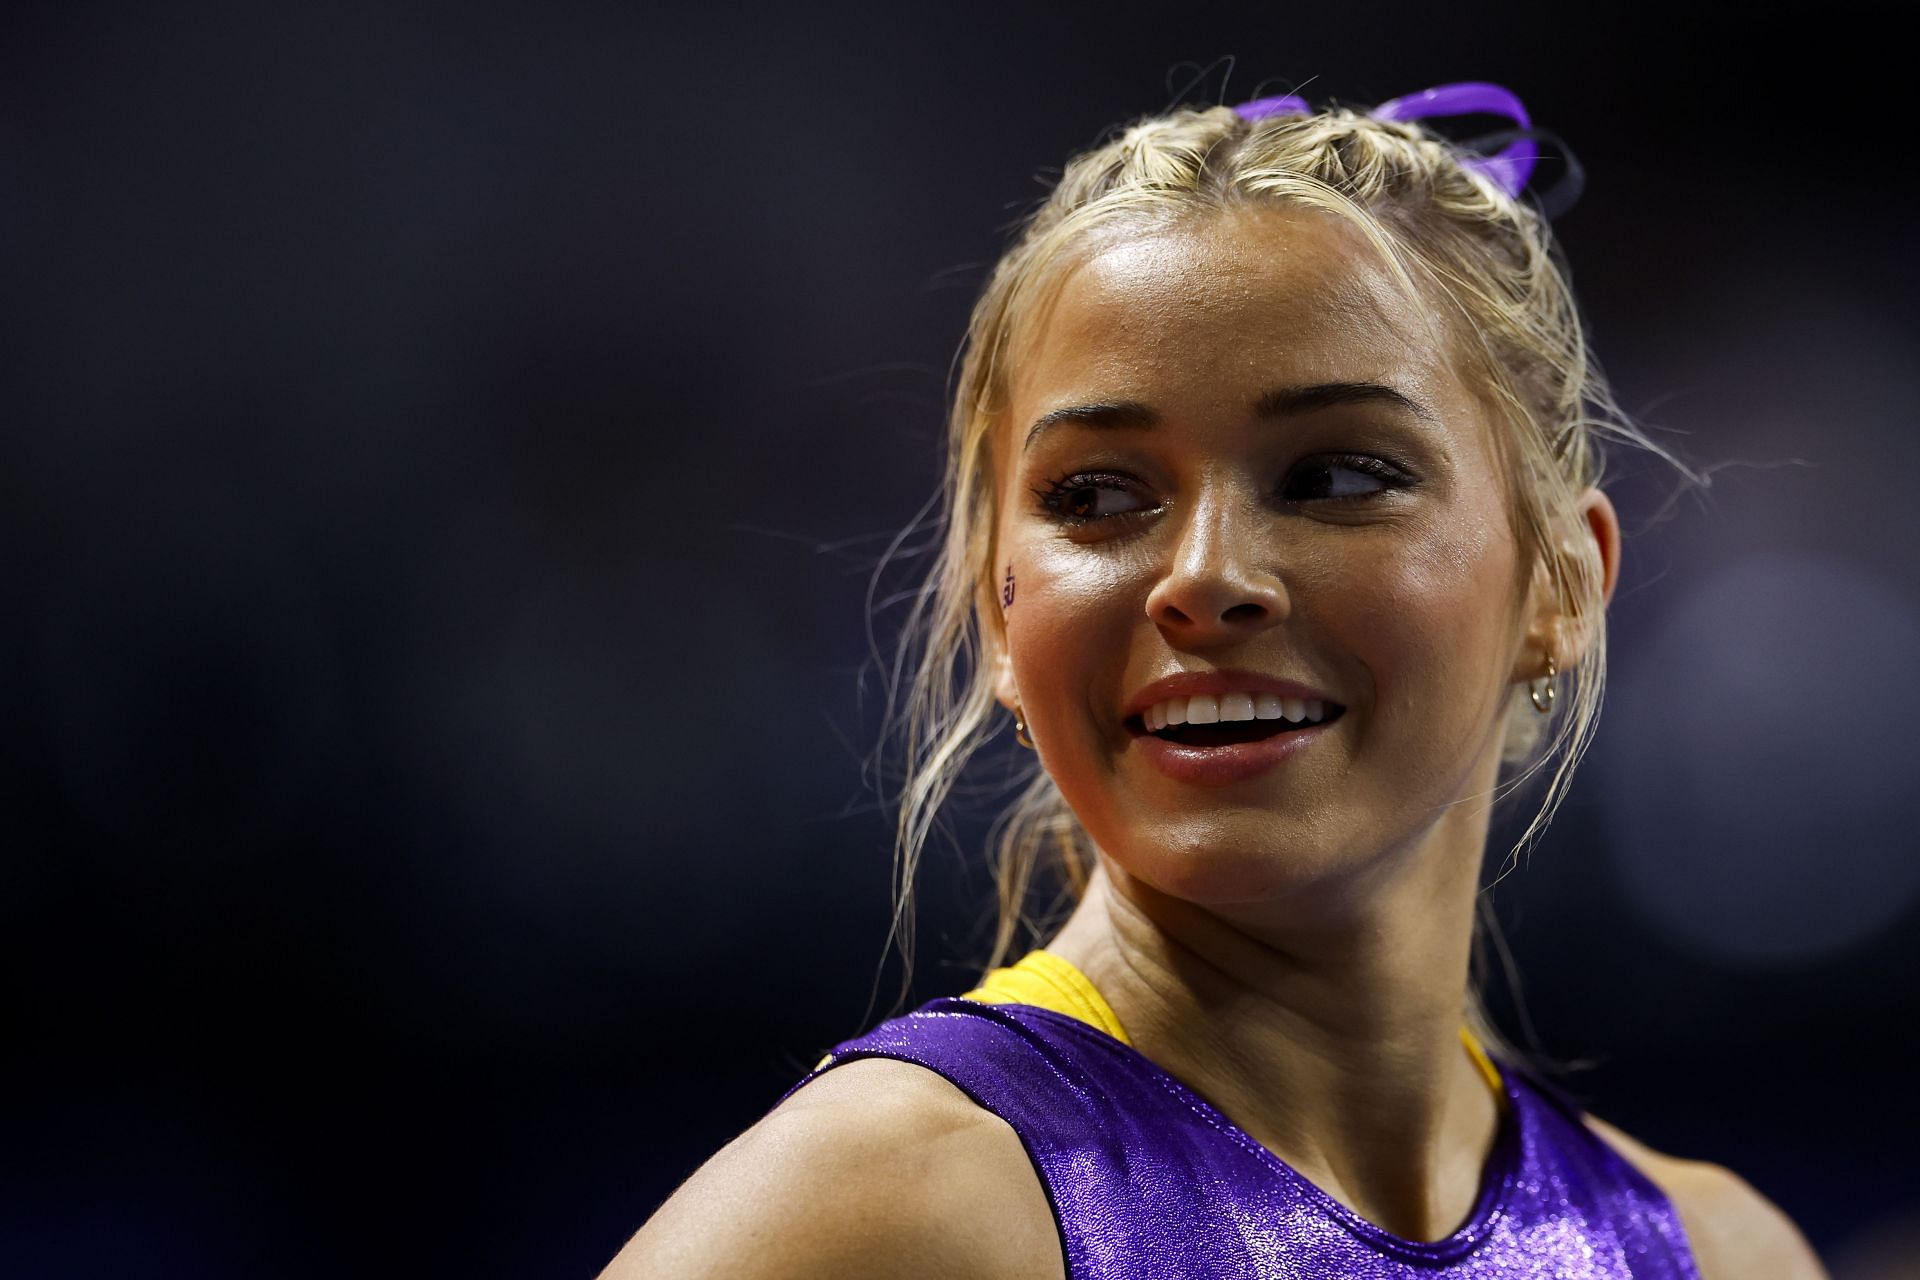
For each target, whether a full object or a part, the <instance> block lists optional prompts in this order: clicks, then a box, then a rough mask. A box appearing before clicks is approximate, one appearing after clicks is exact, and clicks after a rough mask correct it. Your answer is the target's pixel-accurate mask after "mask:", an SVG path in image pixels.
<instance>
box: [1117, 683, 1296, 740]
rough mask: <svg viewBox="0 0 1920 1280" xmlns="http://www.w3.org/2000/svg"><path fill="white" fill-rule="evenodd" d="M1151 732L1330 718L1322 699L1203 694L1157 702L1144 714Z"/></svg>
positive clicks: (1250, 694) (1249, 694)
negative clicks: (1187, 726) (1179, 727)
mask: <svg viewBox="0 0 1920 1280" xmlns="http://www.w3.org/2000/svg"><path fill="white" fill-rule="evenodd" d="M1140 718H1141V720H1142V721H1144V722H1145V724H1146V726H1147V732H1148V733H1158V732H1159V731H1160V730H1162V729H1164V728H1166V727H1167V726H1168V725H1174V724H1218V723H1220V722H1222V721H1227V722H1232V721H1240V720H1287V721H1290V722H1292V723H1293V724H1319V723H1320V722H1321V721H1323V720H1325V719H1326V718H1327V704H1326V702H1325V701H1324V700H1323V699H1320V698H1283V697H1280V696H1279V695H1278V694H1273V693H1223V694H1220V695H1218V696H1215V695H1213V694H1206V693H1200V694H1195V695H1194V696H1193V697H1191V698H1168V699H1167V700H1166V701H1165V702H1156V703H1154V704H1153V705H1152V706H1150V707H1148V708H1147V709H1146V710H1145V711H1144V712H1142V713H1141V716H1140Z"/></svg>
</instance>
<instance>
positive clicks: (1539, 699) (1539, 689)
mask: <svg viewBox="0 0 1920 1280" xmlns="http://www.w3.org/2000/svg"><path fill="white" fill-rule="evenodd" d="M1558 672H1559V668H1557V667H1555V666H1554V665H1553V650H1551V649H1549V650H1547V674H1546V675H1544V676H1541V677H1540V678H1539V679H1538V680H1529V681H1527V697H1528V698H1530V699H1531V700H1532V701H1533V709H1534V710H1535V711H1538V712H1539V713H1540V714H1541V715H1543V716H1545V715H1552V714H1553V700H1554V698H1555V697H1556V696H1557V694H1558V692H1559V691H1558V690H1557V689H1555V688H1554V684H1553V677H1554V676H1555V675H1556V674H1558Z"/></svg>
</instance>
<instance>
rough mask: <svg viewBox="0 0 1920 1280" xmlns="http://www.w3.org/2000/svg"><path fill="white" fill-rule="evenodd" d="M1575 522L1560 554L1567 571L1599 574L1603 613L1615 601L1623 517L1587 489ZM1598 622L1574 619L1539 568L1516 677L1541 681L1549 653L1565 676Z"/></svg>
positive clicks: (1545, 571)
mask: <svg viewBox="0 0 1920 1280" xmlns="http://www.w3.org/2000/svg"><path fill="white" fill-rule="evenodd" d="M1574 517H1575V518H1574V522H1573V524H1572V526H1571V527H1570V528H1569V529H1568V531H1567V536H1566V539H1565V540H1564V541H1563V542H1562V543H1561V544H1560V546H1559V547H1558V548H1556V549H1555V550H1556V554H1557V555H1558V556H1559V558H1560V559H1561V561H1562V562H1563V563H1565V564H1566V565H1568V566H1569V568H1574V567H1577V566H1584V568H1585V571H1586V572H1587V573H1592V574H1597V575H1598V583H1597V585H1598V587H1599V592H1598V595H1599V600H1598V605H1597V609H1596V612H1599V611H1601V610H1604V609H1605V608H1606V606H1607V605H1608V604H1609V603H1610V602H1611V601H1612V600H1613V591H1614V588H1615V587H1616V586H1618V585H1619V582H1620V513H1619V512H1617V511H1615V510H1614V508H1613V502H1612V500H1611V499H1609V498H1608V497H1607V495H1606V494H1605V493H1603V492H1601V491H1600V490H1599V489H1597V488H1592V487H1589V488H1588V489H1587V491H1586V492H1585V493H1582V494H1581V495H1580V498H1579V501H1578V502H1577V503H1575V505H1574ZM1594 621H1597V619H1587V618H1579V617H1574V616H1570V615H1569V614H1568V613H1567V612H1566V605H1565V602H1564V601H1562V600H1560V599H1559V598H1558V595H1557V593H1556V592H1555V591H1554V589H1553V579H1552V574H1551V573H1550V571H1549V570H1548V568H1547V566H1546V564H1544V563H1540V564H1536V565H1535V566H1534V574H1533V594H1532V617H1531V620H1530V622H1529V625H1528V627H1527V643H1526V644H1525V646H1524V647H1523V648H1522V651H1521V653H1520V654H1519V656H1518V659H1517V661H1516V665H1515V668H1514V675H1513V678H1514V679H1515V680H1531V679H1537V678H1538V677H1539V676H1541V675H1542V674H1544V671H1545V667H1546V655H1547V654H1549V653H1551V654H1552V655H1553V661H1554V665H1555V666H1557V667H1558V668H1559V669H1560V670H1562V671H1565V670H1567V669H1568V668H1570V667H1572V666H1573V665H1574V664H1576V663H1578V662H1579V661H1580V659H1581V658H1582V657H1583V656H1584V655H1585V654H1586V651H1587V646H1588V645H1589V644H1591V643H1592V642H1593V634H1594V628H1593V626H1592V625H1590V624H1591V622H1594Z"/></svg>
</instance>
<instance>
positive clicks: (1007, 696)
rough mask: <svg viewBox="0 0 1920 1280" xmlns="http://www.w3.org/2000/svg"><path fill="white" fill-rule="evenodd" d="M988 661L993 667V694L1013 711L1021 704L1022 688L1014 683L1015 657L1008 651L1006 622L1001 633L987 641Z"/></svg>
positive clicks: (1002, 704) (1001, 703)
mask: <svg viewBox="0 0 1920 1280" xmlns="http://www.w3.org/2000/svg"><path fill="white" fill-rule="evenodd" d="M987 661H988V663H990V664H991V665H992V667H993V696H994V698H995V700H996V701H998V702H999V703H1000V705H1001V706H1003V707H1005V708H1006V709H1007V710H1008V711H1012V710H1013V709H1014V708H1015V707H1017V706H1019V705H1020V690H1019V688H1018V687H1017V686H1016V685H1015V684H1014V683H1013V657H1012V655H1011V654H1009V653H1008V652H1007V635H1006V630H1005V624H1004V623H1003V624H1002V627H1001V631H1000V633H999V634H998V635H996V636H993V637H992V638H990V639H989V640H988V642H987Z"/></svg>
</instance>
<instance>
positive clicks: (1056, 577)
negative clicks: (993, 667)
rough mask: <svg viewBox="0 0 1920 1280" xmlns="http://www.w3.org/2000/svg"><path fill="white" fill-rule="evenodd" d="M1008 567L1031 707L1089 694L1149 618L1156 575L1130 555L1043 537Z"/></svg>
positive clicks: (1029, 542)
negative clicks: (1148, 594) (1150, 580)
mask: <svg viewBox="0 0 1920 1280" xmlns="http://www.w3.org/2000/svg"><path fill="white" fill-rule="evenodd" d="M1005 561H1006V562H1005V563H1004V564H1003V565H1002V566H1001V575H1002V595H1001V598H1002V600H1003V601H1004V600H1005V599H1006V598H1007V593H1006V589H1005V588H1006V581H1005V579H1006V577H1007V575H1008V574H1011V576H1012V579H1013V591H1012V603H1011V604H1010V605H1007V606H1006V612H1005V619H1006V631H1007V648H1008V652H1009V653H1010V654H1011V656H1012V659H1013V669H1014V679H1015V682H1016V683H1018V684H1019V686H1020V689H1021V697H1022V699H1023V700H1024V701H1030V702H1035V703H1041V702H1046V701H1052V700H1055V699H1058V698H1062V697H1066V696H1070V694H1071V693H1072V692H1073V690H1074V688H1075V687H1076V686H1077V687H1079V688H1081V689H1085V688H1086V683H1087V678H1088V677H1089V676H1091V677H1093V678H1094V679H1095V680H1097V679H1098V678H1099V677H1100V671H1099V668H1102V667H1104V666H1109V665H1110V666H1112V667H1114V669H1115V670H1114V672H1113V678H1114V679H1115V680H1116V681H1117V680H1118V679H1119V678H1120V672H1119V668H1120V666H1121V665H1122V664H1124V662H1125V659H1126V654H1127V636H1128V633H1129V629H1130V627H1131V626H1132V624H1133V622H1134V620H1135V619H1136V618H1142V619H1143V618H1144V616H1145V615H1144V614H1143V613H1142V608H1143V606H1142V604H1141V603H1140V600H1141V598H1142V597H1141V592H1142V590H1143V589H1144V588H1143V586H1142V583H1143V582H1144V581H1145V576H1146V573H1147V572H1148V569H1147V567H1146V566H1144V565H1142V564H1138V563H1135V562H1134V558H1132V557H1128V556H1126V555H1124V554H1121V555H1115V554H1111V553H1108V552H1095V551H1092V550H1090V549H1089V548H1087V547H1082V546H1076V545H1074V544H1072V543H1070V542H1067V541H1066V540H1064V539H1061V538H1058V537H1054V536H1047V535H1041V536H1038V537H1033V538H1029V539H1025V540H1023V541H1021V542H1017V543H1016V544H1015V545H1014V546H1013V547H1012V548H1011V552H1010V554H1009V555H1007V556H1006V557H1005Z"/></svg>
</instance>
